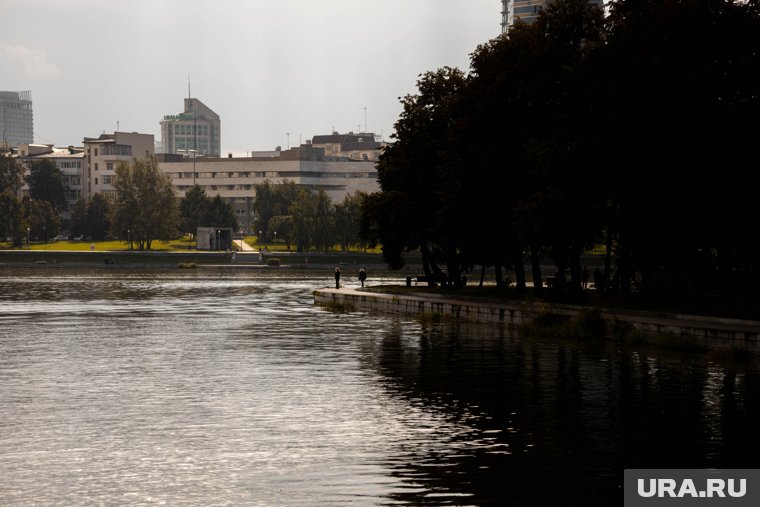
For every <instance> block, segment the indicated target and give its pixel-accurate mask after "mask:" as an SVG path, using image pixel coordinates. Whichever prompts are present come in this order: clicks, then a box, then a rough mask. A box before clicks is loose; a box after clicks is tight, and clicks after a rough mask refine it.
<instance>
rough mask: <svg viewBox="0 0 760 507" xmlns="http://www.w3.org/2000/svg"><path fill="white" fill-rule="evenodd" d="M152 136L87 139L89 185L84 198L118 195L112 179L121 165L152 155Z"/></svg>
mask: <svg viewBox="0 0 760 507" xmlns="http://www.w3.org/2000/svg"><path fill="white" fill-rule="evenodd" d="M153 141H154V138H153V134H138V133H137V132H131V133H130V132H115V133H113V134H103V135H101V136H100V137H97V138H92V137H85V138H84V153H85V155H86V156H87V161H88V163H87V175H86V183H87V184H86V186H85V188H83V195H84V196H85V197H86V198H87V199H90V198H92V196H93V195H94V194H96V193H98V192H101V193H103V194H105V195H108V196H113V195H115V193H116V191H115V190H114V189H113V187H112V186H111V180H112V179H113V176H114V174H116V173H115V170H116V168H117V167H118V166H119V163H121V162H126V163H129V162H132V160H133V159H144V158H148V157H150V156H151V155H153Z"/></svg>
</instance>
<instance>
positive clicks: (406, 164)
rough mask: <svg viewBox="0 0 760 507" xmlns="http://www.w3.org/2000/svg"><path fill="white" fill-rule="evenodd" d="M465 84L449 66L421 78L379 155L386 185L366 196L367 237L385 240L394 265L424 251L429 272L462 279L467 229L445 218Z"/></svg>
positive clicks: (456, 280)
mask: <svg viewBox="0 0 760 507" xmlns="http://www.w3.org/2000/svg"><path fill="white" fill-rule="evenodd" d="M465 84H466V77H465V75H464V74H463V73H462V72H461V71H460V70H458V69H455V68H450V67H444V68H441V69H439V70H437V71H435V72H427V73H425V74H424V75H422V76H421V77H420V79H419V80H418V81H417V88H418V93H417V94H415V95H407V96H405V97H404V98H403V99H402V100H401V103H402V104H403V112H402V113H401V116H400V118H399V120H398V121H397V122H396V124H395V130H396V132H395V134H393V136H392V137H393V138H394V139H396V141H395V142H394V143H393V144H391V145H389V146H388V147H387V148H386V149H385V150H384V151H383V153H382V154H381V155H380V159H379V161H378V165H377V171H378V181H379V183H380V188H381V189H382V191H381V192H380V193H377V194H374V195H372V196H370V197H369V198H368V199H367V201H366V202H365V206H364V208H363V213H365V214H366V215H365V217H364V218H363V219H362V222H363V224H364V225H363V228H362V234H363V237H364V238H365V239H367V240H369V241H371V242H375V243H379V244H381V245H382V251H383V257H384V259H385V260H386V262H388V263H389V264H390V265H391V267H393V268H400V267H401V266H403V264H404V255H405V253H406V252H409V251H413V250H419V251H420V252H421V253H422V262H423V269H424V270H425V274H427V275H435V276H436V277H444V273H443V270H442V267H441V265H443V266H445V267H446V268H447V270H448V275H447V276H448V278H449V279H450V280H451V281H453V282H454V283H459V281H460V280H461V277H460V276H459V273H460V271H461V261H462V259H461V258H460V256H459V254H458V249H457V241H458V239H459V235H461V234H462V231H460V230H457V229H452V228H451V227H449V226H448V224H447V223H446V222H445V220H442V218H443V217H442V214H441V211H442V209H443V206H444V204H445V203H444V202H443V200H442V197H443V195H444V193H445V192H444V190H445V189H444V185H445V183H444V179H445V174H446V173H445V170H444V168H445V163H446V162H447V161H448V160H449V146H450V141H451V139H452V135H454V132H455V124H456V123H455V122H456V119H455V117H454V115H453V114H452V112H453V111H455V110H456V101H457V100H458V98H459V97H460V96H461V92H462V90H463V89H464V87H465Z"/></svg>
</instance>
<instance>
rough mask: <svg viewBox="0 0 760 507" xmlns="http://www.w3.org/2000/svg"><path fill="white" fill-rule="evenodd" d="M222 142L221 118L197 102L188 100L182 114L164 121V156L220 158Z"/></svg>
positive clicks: (162, 137) (166, 118)
mask: <svg viewBox="0 0 760 507" xmlns="http://www.w3.org/2000/svg"><path fill="white" fill-rule="evenodd" d="M221 139H222V138H221V123H220V121H219V115H218V114H216V113H215V112H214V111H212V110H211V109H209V107H208V106H206V105H205V104H204V103H203V102H201V101H200V100H198V99H193V98H187V99H185V110H184V111H183V112H181V113H178V114H172V115H166V116H164V119H163V120H161V149H162V153H169V154H177V153H195V154H196V155H205V156H210V157H219V156H220V155H221V153H222V148H221V146H222V140H221Z"/></svg>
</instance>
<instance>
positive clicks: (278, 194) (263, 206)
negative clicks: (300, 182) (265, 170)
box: [253, 180, 301, 240]
mask: <svg viewBox="0 0 760 507" xmlns="http://www.w3.org/2000/svg"><path fill="white" fill-rule="evenodd" d="M254 188H255V191H256V199H255V200H254V202H253V210H254V212H255V213H256V229H257V230H259V231H261V232H262V235H263V236H264V237H265V238H267V239H268V240H271V239H272V234H271V233H272V232H273V231H271V227H270V225H269V221H270V220H271V218H272V217H274V216H278V215H288V214H289V212H288V210H289V209H290V206H291V204H292V203H293V202H294V201H295V200H296V198H298V196H299V195H300V191H301V189H300V188H299V187H298V186H297V185H296V184H295V182H293V181H289V180H285V181H283V182H282V183H280V184H277V185H275V184H273V183H272V182H270V181H269V180H265V181H264V182H263V183H258V184H256V185H254ZM262 239H263V238H262Z"/></svg>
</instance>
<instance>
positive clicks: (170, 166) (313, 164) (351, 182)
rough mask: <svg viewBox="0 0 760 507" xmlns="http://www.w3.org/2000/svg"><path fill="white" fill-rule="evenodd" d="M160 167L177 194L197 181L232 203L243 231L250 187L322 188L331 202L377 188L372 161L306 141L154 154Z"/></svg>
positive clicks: (248, 221)
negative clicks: (279, 147)
mask: <svg viewBox="0 0 760 507" xmlns="http://www.w3.org/2000/svg"><path fill="white" fill-rule="evenodd" d="M158 160H159V164H158V166H159V169H160V170H161V172H163V173H165V174H167V175H169V177H170V178H171V181H172V183H173V185H174V187H175V188H176V189H177V193H178V195H179V196H180V197H182V196H184V195H185V192H187V191H188V190H190V188H191V187H192V186H193V185H194V184H197V185H199V186H201V187H202V188H203V189H204V190H205V192H206V194H207V195H208V196H210V197H215V196H217V195H219V196H220V197H222V198H223V199H224V200H226V201H227V202H229V203H230V204H231V205H232V208H233V209H234V210H235V216H236V217H237V219H238V223H239V224H240V227H241V229H242V230H243V232H244V233H246V234H248V233H252V232H253V230H252V226H253V222H254V217H253V216H252V211H253V200H254V198H255V197H256V190H255V185H256V184H258V183H263V182H264V181H269V182H271V183H273V184H278V183H282V182H284V181H286V180H287V181H292V182H294V183H295V184H296V185H299V186H303V187H306V188H310V189H321V190H324V191H325V193H326V194H327V195H328V196H329V197H330V199H331V200H332V201H333V202H335V203H338V202H341V201H342V200H343V198H344V197H345V196H346V195H349V194H353V193H354V192H356V191H362V192H367V193H370V192H377V191H378V190H379V189H380V188H379V185H378V182H377V169H376V167H375V162H373V161H370V160H350V159H348V158H345V157H333V156H327V155H326V154H325V151H324V149H323V148H317V147H314V146H310V145H308V144H305V145H302V146H300V147H298V148H291V149H290V150H287V151H277V152H265V153H257V152H253V153H252V156H251V157H245V158H231V157H228V158H209V157H197V158H194V157H186V156H185V157H183V156H176V155H175V156H172V155H168V154H165V155H159V156H158Z"/></svg>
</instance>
